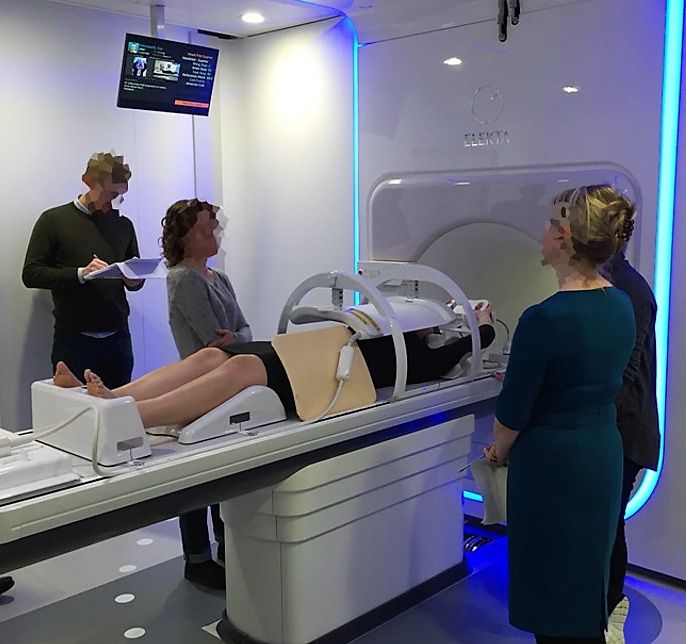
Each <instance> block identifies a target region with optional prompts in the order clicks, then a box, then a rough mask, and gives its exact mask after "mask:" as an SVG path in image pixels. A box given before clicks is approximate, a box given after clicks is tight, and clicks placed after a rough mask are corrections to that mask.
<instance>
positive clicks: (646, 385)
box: [608, 256, 660, 470]
mask: <svg viewBox="0 0 686 644" xmlns="http://www.w3.org/2000/svg"><path fill="white" fill-rule="evenodd" d="M608 273H609V277H610V281H611V282H612V283H613V284H614V285H615V286H616V287H617V288H619V289H621V290H622V291H624V292H625V293H626V294H627V295H628V296H629V299H630V300H631V304H632V306H633V308H634V316H635V318H636V343H635V344H634V349H633V352H632V354H631V358H630V359H629V364H628V365H627V367H626V370H625V371H624V377H623V382H622V388H621V390H620V392H619V394H618V396H617V400H616V405H617V426H618V428H619V433H620V434H621V436H622V443H623V445H624V455H625V456H626V457H627V458H628V459H630V460H632V461H633V462H634V463H636V464H638V465H641V466H642V467H648V468H650V469H651V470H656V469H657V463H658V458H659V452H660V429H659V422H658V413H657V397H656V387H655V383H656V373H657V367H656V357H655V318H656V316H657V303H656V302H655V296H654V295H653V292H652V290H651V288H650V286H649V285H648V283H647V282H646V281H645V279H643V276H642V275H641V274H640V273H639V272H638V271H637V270H636V269H635V268H634V267H633V266H631V264H629V262H628V261H627V260H626V259H625V258H624V257H621V256H618V257H616V258H615V260H614V261H613V262H612V264H611V265H610V266H609V271H608Z"/></svg>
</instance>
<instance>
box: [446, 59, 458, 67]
mask: <svg viewBox="0 0 686 644" xmlns="http://www.w3.org/2000/svg"><path fill="white" fill-rule="evenodd" d="M443 64H444V65H448V66H449V67H455V66H457V65H461V64H462V60H461V59H460V58H448V60H444V61H443Z"/></svg>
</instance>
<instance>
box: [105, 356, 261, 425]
mask: <svg viewBox="0 0 686 644" xmlns="http://www.w3.org/2000/svg"><path fill="white" fill-rule="evenodd" d="M222 353H223V352H222ZM266 384H267V371H266V369H265V368H264V363H263V362H262V360H260V359H259V358H258V357H257V356H253V355H237V356H233V357H232V358H231V360H227V361H224V362H223V363H222V364H221V365H219V366H218V367H216V368H215V369H213V370H212V371H210V372H208V373H205V374H203V375H202V376H200V377H198V378H196V379H195V380H192V381H191V382H187V383H185V384H183V385H182V386H180V387H178V388H177V389H174V390H173V391H167V392H166V393H164V394H162V395H159V396H156V397H154V398H150V399H146V400H142V401H140V402H139V403H138V411H139V412H140V415H141V419H142V421H143V426H144V427H155V426H157V425H186V424H188V423H190V422H191V421H194V420H195V419H196V418H199V417H200V416H202V415H203V414H206V413H207V412H208V411H210V410H211V409H214V408H215V407H217V406H219V405H221V403H223V402H224V401H226V400H228V399H229V398H233V396H235V395H236V394H237V393H239V392H241V391H243V389H246V388H247V387H250V386H252V385H266ZM115 391H119V390H115Z"/></svg>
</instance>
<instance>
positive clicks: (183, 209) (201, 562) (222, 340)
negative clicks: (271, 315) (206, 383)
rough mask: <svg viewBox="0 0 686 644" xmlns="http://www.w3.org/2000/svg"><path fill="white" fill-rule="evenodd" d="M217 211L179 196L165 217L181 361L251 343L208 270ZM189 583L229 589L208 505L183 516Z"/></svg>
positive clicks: (217, 275)
mask: <svg viewBox="0 0 686 644" xmlns="http://www.w3.org/2000/svg"><path fill="white" fill-rule="evenodd" d="M218 210H219V209H218V208H217V207H216V206H213V205H212V204H210V203H207V202H205V201H199V200H198V199H191V200H185V199H184V200H181V201H177V202H176V203H174V204H173V205H172V206H170V208H169V209H168V210H167V214H166V215H165V217H164V219H163V220H162V252H163V255H164V257H165V259H166V260H167V265H168V266H169V275H168V277H167V296H168V302H169V324H170V326H171V330H172V334H173V335H174V342H175V343H176V348H177V349H178V352H179V357H180V358H181V359H183V358H186V357H188V356H189V355H191V354H193V353H195V352H196V351H198V350H200V349H202V348H204V347H221V346H224V345H228V344H233V343H234V342H250V341H251V340H252V333H251V331H250V327H249V326H248V323H247V322H246V320H245V317H244V315H243V313H242V311H241V309H240V306H239V305H238V301H237V300H236V293H235V291H234V290H233V286H232V285H231V282H230V280H229V278H228V277H227V275H226V274H225V273H223V272H222V271H220V270H217V269H214V268H212V269H211V268H209V267H208V266H207V260H208V259H209V258H210V257H213V256H214V255H216V254H217V252H218V251H219V241H218V239H217V235H216V230H217V227H218V224H219V222H218V221H217V211H218ZM210 512H211V515H212V526H213V531H214V536H215V539H216V540H217V543H218V544H219V545H218V547H217V557H218V559H219V560H220V561H223V559H224V525H223V523H222V521H221V519H220V517H219V506H218V505H213V506H211V508H210ZM179 525H180V528H181V542H182V544H183V553H184V558H185V560H186V564H185V568H184V576H185V577H186V579H188V580H189V581H193V582H195V583H198V584H201V585H204V586H209V587H210V588H225V585H226V580H225V576H224V570H223V569H222V568H221V566H219V565H218V564H217V563H215V562H214V561H213V560H212V554H211V549H210V539H209V533H208V528H207V509H206V508H201V509H199V510H194V511H193V512H189V513H187V514H184V515H182V516H180V517H179Z"/></svg>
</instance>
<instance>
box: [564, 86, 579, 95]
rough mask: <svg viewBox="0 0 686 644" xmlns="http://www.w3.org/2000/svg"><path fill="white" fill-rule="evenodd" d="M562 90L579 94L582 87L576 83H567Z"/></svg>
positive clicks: (566, 92)
mask: <svg viewBox="0 0 686 644" xmlns="http://www.w3.org/2000/svg"><path fill="white" fill-rule="evenodd" d="M562 91H563V92H564V93H565V94H578V93H579V91H580V88H579V87H577V86H576V85H566V86H565V87H563V88H562Z"/></svg>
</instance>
